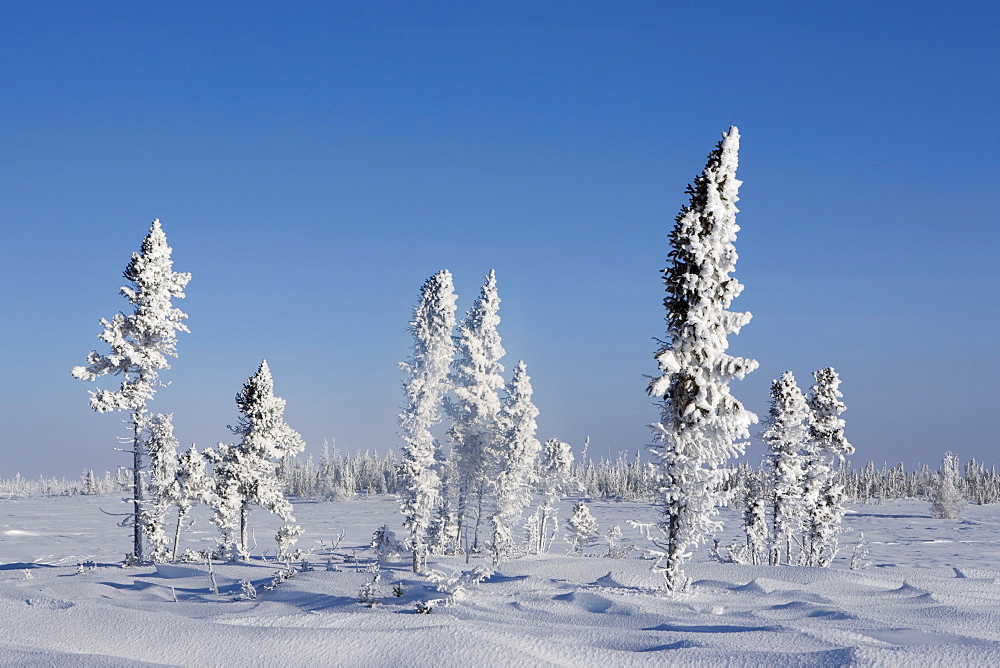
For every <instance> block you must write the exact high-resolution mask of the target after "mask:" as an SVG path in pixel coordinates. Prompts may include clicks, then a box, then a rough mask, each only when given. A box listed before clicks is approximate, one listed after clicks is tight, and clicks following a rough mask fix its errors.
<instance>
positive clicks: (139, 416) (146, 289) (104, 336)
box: [71, 220, 191, 561]
mask: <svg viewBox="0 0 1000 668" xmlns="http://www.w3.org/2000/svg"><path fill="white" fill-rule="evenodd" d="M170 254H171V248H170V246H168V245H167V237H166V235H165V234H164V233H163V229H162V228H161V227H160V221H159V220H154V221H153V224H152V225H151V226H150V228H149V233H148V234H147V235H146V238H145V239H143V241H142V246H141V248H140V249H139V252H138V253H132V259H131V260H130V261H129V263H128V266H127V267H125V274H124V276H125V278H126V280H128V281H130V282H131V284H132V285H131V287H129V286H126V287H123V288H121V290H120V292H121V295H122V296H123V297H125V299H126V300H127V301H128V303H129V304H130V305H132V307H133V311H132V313H131V314H129V315H125V314H123V313H117V314H115V316H114V317H113V318H112V319H111V320H110V321H109V320H105V319H104V318H102V319H101V320H100V323H101V325H102V326H103V327H104V332H102V333H101V334H100V336H98V338H99V339H100V340H101V341H104V342H105V343H107V344H108V345H109V346H110V347H111V353H110V354H108V355H103V354H101V353H98V352H97V351H96V350H94V351H91V353H90V355H88V356H87V365H86V366H76V367H73V369H72V370H71V373H72V374H73V376H74V377H75V378H79V379H80V380H88V381H94V380H97V379H98V378H99V377H100V376H104V375H112V376H121V377H122V381H121V384H120V385H119V387H118V389H117V390H98V391H91V392H90V407H91V408H93V409H94V410H95V411H97V412H98V413H107V412H109V411H129V412H130V414H131V415H130V419H129V423H130V426H131V432H132V435H131V439H132V505H133V511H132V527H133V534H132V557H133V558H134V559H135V560H136V561H142V560H143V559H144V553H143V533H144V531H143V521H142V506H143V478H142V472H143V466H144V457H143V455H144V454H145V441H144V440H143V431H144V429H145V427H146V402H148V401H149V400H151V399H152V398H153V395H154V394H155V393H156V390H157V389H158V388H160V387H163V386H164V384H163V383H161V382H160V379H159V372H160V371H163V370H165V369H169V368H170V364H169V363H168V362H167V360H168V359H169V358H171V357H176V356H177V353H176V348H177V332H187V331H188V328H187V326H186V325H185V324H184V320H185V319H186V318H187V314H185V313H184V312H183V311H181V310H180V309H177V308H174V307H173V304H172V302H171V300H172V299H175V298H182V297H184V288H185V287H186V286H187V284H188V282H189V281H190V280H191V274H185V273H178V272H175V271H173V261H172V260H171V259H170Z"/></svg>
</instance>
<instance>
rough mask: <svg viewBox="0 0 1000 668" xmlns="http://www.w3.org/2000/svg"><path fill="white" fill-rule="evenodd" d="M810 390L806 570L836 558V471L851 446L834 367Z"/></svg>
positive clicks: (817, 375) (839, 491)
mask: <svg viewBox="0 0 1000 668" xmlns="http://www.w3.org/2000/svg"><path fill="white" fill-rule="evenodd" d="M813 379H814V380H815V383H814V385H813V386H812V388H810V390H809V398H808V399H807V400H806V403H807V404H808V406H809V411H810V413H809V442H808V444H807V446H806V456H805V459H806V462H805V483H804V485H803V500H804V504H805V506H806V512H807V520H806V524H807V526H806V535H805V545H806V555H805V562H806V564H807V565H809V566H829V565H830V563H831V562H832V561H833V558H834V556H836V554H837V550H838V549H839V547H838V539H837V536H839V535H840V533H841V528H840V522H841V520H842V519H843V517H844V490H843V486H842V485H841V484H840V483H839V482H837V475H836V473H837V468H839V467H840V466H843V465H844V464H845V458H844V456H845V455H851V454H854V446H853V445H851V444H850V443H849V442H848V441H847V439H846V438H845V437H844V425H845V422H844V420H843V419H842V418H841V417H840V414H841V413H843V412H844V410H846V408H847V406H845V405H844V403H843V402H842V401H840V399H841V397H843V396H844V395H843V394H842V393H841V392H840V376H838V375H837V372H836V371H834V369H833V367H827V368H825V369H820V370H819V371H814V372H813Z"/></svg>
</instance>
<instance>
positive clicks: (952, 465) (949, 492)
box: [931, 452, 966, 520]
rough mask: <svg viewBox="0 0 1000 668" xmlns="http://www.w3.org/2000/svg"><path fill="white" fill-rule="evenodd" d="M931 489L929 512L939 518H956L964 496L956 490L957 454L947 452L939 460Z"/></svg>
mask: <svg viewBox="0 0 1000 668" xmlns="http://www.w3.org/2000/svg"><path fill="white" fill-rule="evenodd" d="M935 482H936V485H935V487H934V489H933V490H932V491H931V514H932V515H933V516H934V517H936V518H937V519H939V520H957V519H958V518H959V516H960V515H961V514H962V510H963V509H964V508H965V505H966V501H965V497H963V496H962V493H961V492H960V491H959V490H958V485H959V477H958V456H957V455H954V454H952V453H950V452H949V453H948V454H946V455H945V456H944V461H942V462H941V470H940V471H938V474H937V476H936V480H935Z"/></svg>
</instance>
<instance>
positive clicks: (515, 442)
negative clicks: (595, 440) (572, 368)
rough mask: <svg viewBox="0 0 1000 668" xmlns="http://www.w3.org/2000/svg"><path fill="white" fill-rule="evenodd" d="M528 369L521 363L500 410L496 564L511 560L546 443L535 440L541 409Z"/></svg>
mask: <svg viewBox="0 0 1000 668" xmlns="http://www.w3.org/2000/svg"><path fill="white" fill-rule="evenodd" d="M531 395H532V389H531V379H530V378H529V377H528V367H527V365H526V364H525V363H524V362H523V361H521V362H518V363H517V366H516V367H514V375H513V376H512V377H511V380H510V383H508V384H507V398H506V400H505V401H504V403H503V407H502V408H501V410H500V416H499V419H498V421H497V422H498V424H499V425H500V427H501V430H500V434H499V435H498V436H499V437H498V455H499V464H500V466H499V469H500V473H499V475H497V477H496V480H495V481H494V489H495V491H496V511H495V512H494V513H493V515H492V516H491V517H490V521H491V523H492V525H493V540H492V543H491V548H492V551H493V564H494V565H497V564H499V563H500V562H501V561H504V560H506V559H508V558H509V557H510V553H511V551H512V550H513V548H514V530H515V528H516V527H517V525H519V524H520V523H521V513H522V511H523V510H524V509H525V508H526V507H527V506H529V505H530V504H531V490H532V488H533V487H534V486H535V483H536V482H537V476H536V474H535V462H536V461H537V460H538V451H539V450H540V449H541V447H542V444H541V443H539V442H538V439H537V438H535V432H536V431H537V429H538V425H537V424H536V423H535V418H536V417H538V409H537V408H536V407H535V404H534V403H532V401H531Z"/></svg>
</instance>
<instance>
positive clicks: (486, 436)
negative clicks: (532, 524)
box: [446, 270, 504, 552]
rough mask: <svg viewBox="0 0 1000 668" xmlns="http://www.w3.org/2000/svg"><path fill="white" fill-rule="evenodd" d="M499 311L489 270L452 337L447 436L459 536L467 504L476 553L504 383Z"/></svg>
mask: <svg viewBox="0 0 1000 668" xmlns="http://www.w3.org/2000/svg"><path fill="white" fill-rule="evenodd" d="M499 310H500V296H499V295H498V294H497V281H496V274H495V273H494V272H493V270H490V273H489V274H488V275H487V276H486V283H485V284H484V285H483V288H482V290H481V291H480V294H479V297H478V298H477V299H476V301H475V302H474V303H473V305H472V308H470V309H469V312H468V313H467V314H466V316H465V319H464V320H463V321H462V323H461V324H460V325H459V327H458V333H457V335H456V336H455V348H456V352H457V357H456V359H455V362H454V363H453V364H452V373H451V385H452V388H453V391H454V394H455V400H454V401H451V402H448V403H447V404H446V406H447V410H448V414H449V416H450V417H451V421H452V424H451V429H450V430H449V435H450V436H451V439H452V441H453V442H454V444H455V448H454V453H455V459H456V464H457V468H458V508H457V509H456V512H457V523H458V533H459V539H460V540H461V539H462V538H463V537H464V535H463V534H466V533H467V532H468V526H467V525H468V522H469V519H470V518H469V514H470V505H471V514H472V515H474V519H475V525H474V529H473V537H472V546H471V548H472V551H473V552H478V551H479V527H480V523H481V522H482V519H483V512H484V509H483V503H484V501H485V500H486V499H485V496H486V491H487V487H488V484H489V481H490V477H491V476H492V475H494V474H495V473H496V447H495V441H496V434H497V424H496V421H497V414H498V413H499V412H500V397H499V395H498V392H499V391H500V390H501V389H503V387H504V380H503V376H502V375H501V374H502V373H503V365H502V364H500V360H501V358H503V356H504V349H503V345H502V344H501V341H500V334H499V332H498V331H497V326H498V325H499V324H500V316H499Z"/></svg>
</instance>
